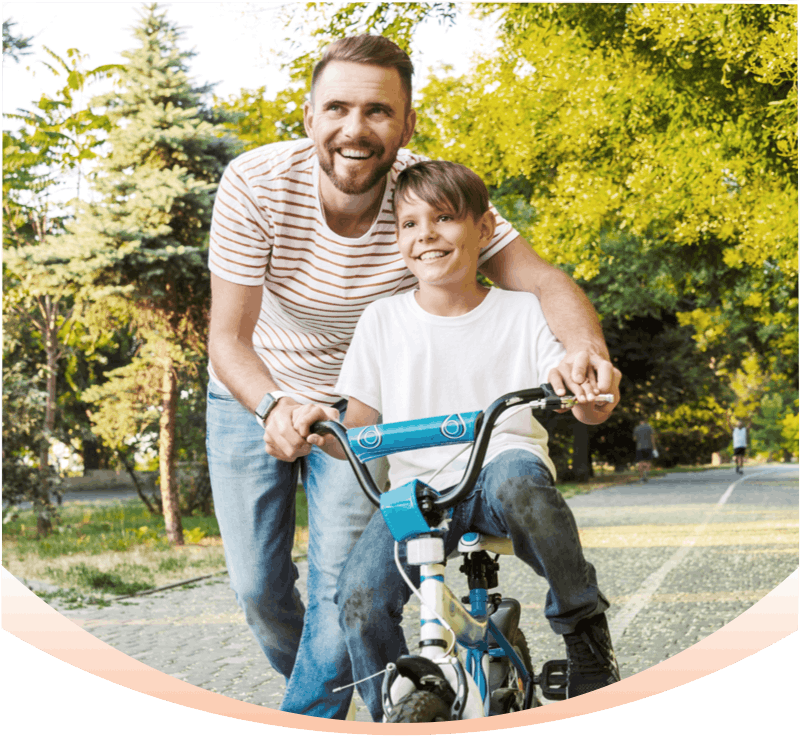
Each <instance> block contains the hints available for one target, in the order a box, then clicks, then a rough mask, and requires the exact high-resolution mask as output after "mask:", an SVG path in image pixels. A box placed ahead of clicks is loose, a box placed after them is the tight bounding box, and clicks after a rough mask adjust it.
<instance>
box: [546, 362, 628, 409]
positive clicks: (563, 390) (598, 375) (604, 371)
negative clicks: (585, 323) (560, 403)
mask: <svg viewBox="0 0 800 736" xmlns="http://www.w3.org/2000/svg"><path fill="white" fill-rule="evenodd" d="M565 372H567V374H568V378H567V379H566V380H565V376H564V373H565ZM621 378H622V373H621V372H620V371H619V370H618V369H617V368H615V367H614V366H613V365H612V364H611V363H610V362H609V361H607V360H604V359H603V358H601V357H600V356H598V355H594V354H593V355H590V354H589V353H587V352H583V353H578V354H577V355H576V356H575V359H574V360H573V358H572V357H571V356H566V357H565V358H564V360H562V361H561V363H560V364H559V365H558V366H557V367H556V368H553V369H552V370H551V371H550V373H549V375H548V378H547V380H548V383H550V385H551V386H552V387H553V390H554V391H555V392H556V394H558V395H559V396H564V395H566V394H567V393H568V392H571V393H573V394H574V395H575V398H576V399H577V400H578V403H577V405H575V406H573V407H572V408H571V409H560V410H559V409H556V411H557V412H559V413H564V412H566V411H571V412H572V413H573V414H574V415H575V418H576V419H577V420H578V421H580V422H583V423H584V424H602V423H603V422H604V421H605V420H606V419H608V417H609V416H610V415H611V412H612V411H613V410H614V407H615V406H616V405H617V404H618V403H619V382H620V379H621ZM581 379H583V381H582V382H581V383H578V381H581ZM600 394H611V395H613V396H614V401H613V402H606V401H597V400H596V399H597V397H598V396H599V395H600Z"/></svg>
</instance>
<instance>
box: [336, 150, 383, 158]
mask: <svg viewBox="0 0 800 736" xmlns="http://www.w3.org/2000/svg"><path fill="white" fill-rule="evenodd" d="M337 153H338V154H339V155H340V156H342V157H343V158H349V159H356V160H361V161H363V160H364V159H367V158H371V157H372V156H374V155H375V154H374V152H373V151H364V150H361V149H358V148H340V149H338V150H337Z"/></svg>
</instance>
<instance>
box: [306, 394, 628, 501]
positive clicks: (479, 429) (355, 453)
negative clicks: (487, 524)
mask: <svg viewBox="0 0 800 736" xmlns="http://www.w3.org/2000/svg"><path fill="white" fill-rule="evenodd" d="M597 400H598V401H609V402H610V401H613V400H614V397H613V396H612V395H610V394H603V395H600V396H598V397H597ZM575 403H577V399H576V398H575V397H574V396H558V395H557V394H555V392H554V391H553V389H552V387H551V386H550V385H549V384H543V385H542V386H540V387H538V388H529V389H521V390H519V391H512V392H511V393H508V394H505V395H504V396H501V397H500V398H499V399H496V400H495V401H494V402H493V403H492V404H491V405H490V406H489V408H488V409H486V411H484V412H474V413H471V414H463V415H452V416H458V417H459V419H461V420H462V421H464V424H465V428H466V431H463V432H462V431H460V430H459V432H458V433H456V434H457V436H455V435H450V434H448V433H447V432H446V431H445V430H444V428H445V427H446V425H447V422H448V420H450V419H451V418H452V417H431V418H429V419H423V420H415V421H413V422H394V423H391V424H380V425H374V426H372V427H359V428H357V429H356V430H349V431H348V430H346V429H345V428H344V427H343V426H342V425H341V424H340V423H339V422H334V421H330V420H329V421H324V422H314V424H313V425H312V426H311V432H312V434H318V435H326V434H332V435H333V436H334V437H335V438H336V440H337V441H338V442H339V444H340V445H341V446H342V450H343V451H344V454H345V456H346V457H347V460H348V461H349V463H350V465H351V466H352V468H353V472H354V473H355V474H356V478H357V479H358V482H359V484H360V485H361V488H362V489H363V491H364V493H366V495H367V497H368V498H369V500H370V501H372V503H374V504H375V505H376V506H380V504H381V501H380V495H381V492H380V491H379V490H378V488H377V486H376V485H375V481H374V480H373V479H372V475H371V474H370V472H369V471H368V470H367V468H366V467H365V465H364V462H363V461H365V460H368V459H372V458H375V457H381V456H382V455H389V454H393V453H396V452H403V451H405V450H410V449H419V448H420V447H431V446H434V445H445V444H452V443H464V442H469V441H471V440H473V438H474V443H473V445H472V452H471V453H470V456H469V460H468V461H467V467H466V470H465V471H464V475H463V476H462V478H461V481H460V482H459V483H458V485H456V486H455V487H454V488H452V489H451V490H450V491H448V492H447V493H445V494H443V495H441V496H439V497H437V498H435V499H433V500H432V504H433V507H434V508H436V509H439V510H440V511H441V510H444V509H447V508H450V506H454V505H455V504H457V503H458V502H459V501H460V500H461V499H462V498H463V497H465V496H466V495H467V493H469V491H470V490H471V489H472V487H473V485H474V484H475V481H477V479H478V475H479V474H480V472H481V468H482V467H483V460H484V458H485V457H486V450H487V449H488V447H489V440H490V439H491V436H492V430H493V429H494V426H495V424H496V423H497V420H498V418H499V417H500V415H501V414H502V413H503V412H504V411H506V409H509V408H511V407H512V406H516V405H520V404H528V405H530V406H531V408H538V409H566V408H570V407H572V406H574V405H575ZM434 428H435V429H436V430H438V434H436V433H435V432H434V431H433V430H434ZM369 432H374V433H375V434H374V436H377V437H380V438H382V437H387V436H388V437H390V438H393V440H394V441H391V442H387V443H386V445H385V447H384V448H383V449H381V450H377V449H376V448H373V447H365V445H364V443H363V438H364V436H365V433H369ZM359 439H361V440H362V441H361V442H359ZM367 444H369V443H367ZM354 445H355V447H354Z"/></svg>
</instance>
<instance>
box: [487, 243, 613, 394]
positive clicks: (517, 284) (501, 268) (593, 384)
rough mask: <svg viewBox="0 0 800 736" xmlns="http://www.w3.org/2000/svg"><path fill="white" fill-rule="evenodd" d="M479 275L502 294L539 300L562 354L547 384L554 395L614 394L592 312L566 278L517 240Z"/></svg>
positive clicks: (581, 292) (594, 313) (594, 316)
mask: <svg viewBox="0 0 800 736" xmlns="http://www.w3.org/2000/svg"><path fill="white" fill-rule="evenodd" d="M481 271H482V273H484V274H485V275H486V276H487V277H488V278H490V279H491V280H492V281H493V282H494V283H496V284H497V285H498V286H501V287H502V288H504V289H508V290H509V291H528V292H531V293H532V294H535V295H536V296H537V297H538V298H539V300H540V302H541V304H542V310H543V311H544V315H545V318H546V319H547V323H548V325H550V329H551V330H552V331H553V334H554V335H555V336H556V338H557V339H558V340H559V341H560V342H561V343H562V344H563V345H564V348H565V349H566V351H567V355H566V357H565V358H564V360H563V361H562V362H561V364H560V365H559V370H558V376H556V378H555V380H554V381H553V388H554V389H555V390H556V393H558V394H559V395H562V394H564V393H566V392H567V391H570V392H572V393H574V394H575V395H576V396H578V397H579V398H582V399H583V400H584V401H591V400H593V399H594V395H595V394H597V393H614V394H615V395H616V394H618V392H619V380H620V377H621V374H620V372H619V371H618V370H617V369H615V368H614V367H613V366H612V365H611V363H610V361H609V354H608V348H607V347H606V343H605V340H604V339H603V331H602V329H601V328H600V321H599V320H598V318H597V312H595V310H594V307H593V306H592V304H591V302H590V301H589V299H588V298H587V297H586V295H585V294H584V293H583V291H582V290H581V288H580V287H579V286H578V285H577V284H576V283H575V282H574V281H573V280H572V279H571V278H570V277H569V276H568V275H567V274H566V273H564V272H563V271H561V270H560V269H558V268H555V267H554V266H551V265H550V264H549V263H547V262H546V261H544V260H542V259H541V258H540V257H539V256H538V255H537V254H536V252H535V251H534V250H533V249H532V248H531V247H530V246H529V245H528V243H527V242H526V241H525V240H524V239H523V238H522V237H517V238H515V239H514V240H513V241H512V242H511V243H509V244H508V245H507V246H506V247H505V248H503V249H502V250H501V251H500V252H499V253H497V254H496V255H494V256H492V258H490V259H489V260H488V261H486V263H484V264H483V265H482V266H481Z"/></svg>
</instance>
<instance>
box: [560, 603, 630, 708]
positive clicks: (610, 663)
mask: <svg viewBox="0 0 800 736" xmlns="http://www.w3.org/2000/svg"><path fill="white" fill-rule="evenodd" d="M564 641H565V642H566V645H567V698H577V697H578V696H579V695H583V694H585V693H590V692H592V690H599V689H600V688H601V687H605V686H606V685H611V684H613V683H615V682H619V667H617V658H616V657H615V656H614V647H613V645H612V644H611V634H610V633H609V631H608V622H607V621H606V615H605V614H604V613H600V614H598V615H597V616H592V618H589V619H583V621H580V622H579V623H578V625H577V626H576V627H575V631H574V632H573V633H571V634H564Z"/></svg>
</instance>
